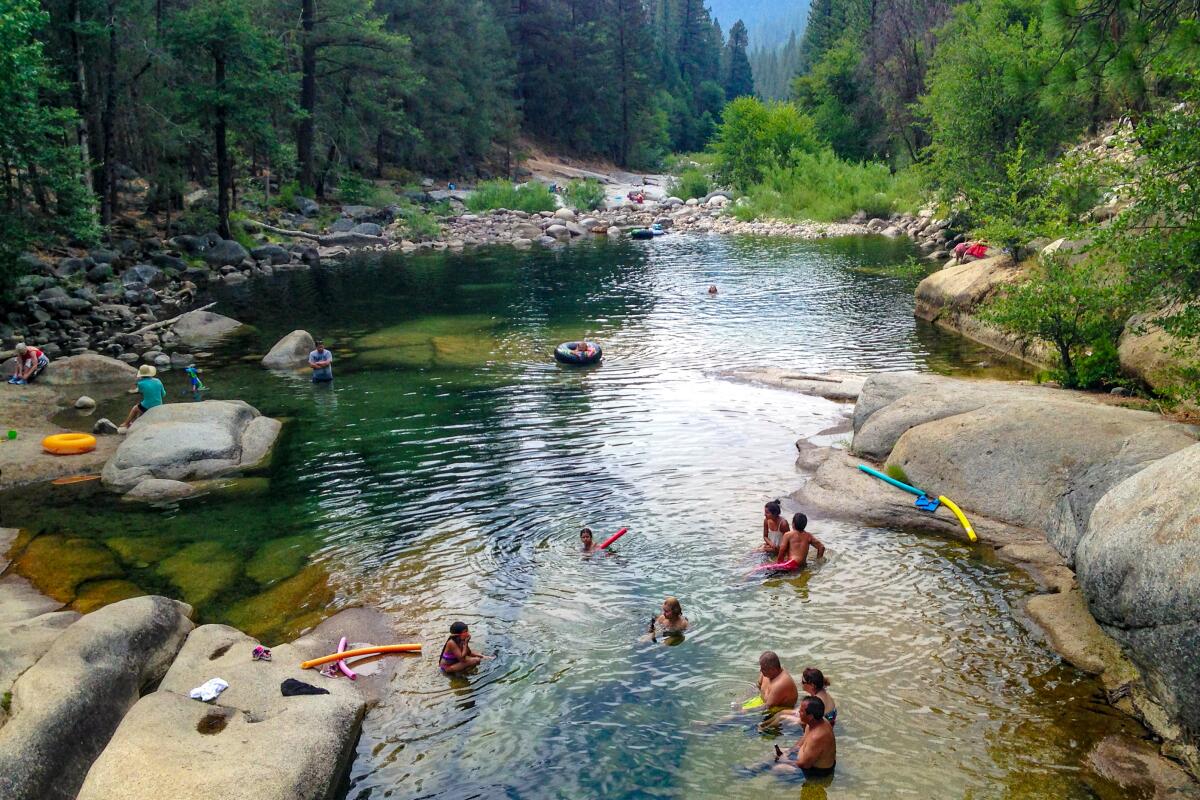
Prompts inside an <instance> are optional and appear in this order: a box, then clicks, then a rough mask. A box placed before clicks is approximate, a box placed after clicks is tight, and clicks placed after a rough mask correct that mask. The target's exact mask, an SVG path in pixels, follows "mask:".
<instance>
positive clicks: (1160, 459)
mask: <svg viewBox="0 0 1200 800" xmlns="http://www.w3.org/2000/svg"><path fill="white" fill-rule="evenodd" d="M730 377H733V378H735V379H739V380H748V381H754V382H758V383H764V384H767V385H773V386H777V387H780V388H786V389H790V390H794V391H799V392H802V393H805V394H812V395H817V396H823V397H828V398H831V399H835V400H840V401H846V400H847V399H848V395H850V394H854V389H855V388H859V391H858V392H857V396H856V397H855V405H854V408H853V415H852V417H851V418H850V419H849V420H848V425H847V427H848V428H849V432H850V433H851V434H852V440H851V443H850V445H849V448H848V449H843V448H841V447H838V446H827V445H826V444H825V442H824V441H821V438H822V437H815V438H816V439H817V441H807V440H802V441H800V442H798V443H797V447H798V449H799V451H800V455H799V459H798V462H797V463H798V465H799V466H800V467H801V468H802V469H804V471H805V472H807V473H808V475H809V477H808V478H807V479H806V481H805V483H804V485H803V486H802V487H801V488H800V489H799V490H798V491H797V492H796V493H795V494H794V495H793V496H792V499H793V500H794V501H795V502H796V503H798V504H799V506H800V507H801V508H803V509H804V510H805V511H808V512H810V514H812V513H815V514H817V515H827V516H830V517H836V518H842V519H852V520H857V521H860V522H862V523H866V524H871V525H881V526H894V527H898V528H904V529H909V530H919V531H928V532H931V533H936V534H938V535H943V536H951V537H956V538H965V534H964V532H963V530H962V528H961V526H960V525H959V523H958V522H957V520H956V519H955V518H954V517H953V516H952V515H951V513H950V512H949V511H948V510H947V509H946V508H945V506H943V507H941V508H940V509H939V510H938V511H937V512H936V513H934V514H929V513H926V512H923V511H920V510H918V509H917V508H915V507H914V506H913V504H912V498H911V497H910V496H909V495H906V494H905V493H903V492H900V491H897V490H895V489H892V488H891V487H889V486H887V485H886V484H884V483H883V482H881V481H878V480H876V479H874V478H871V477H869V476H867V475H866V474H864V473H862V472H860V471H859V470H858V469H857V465H858V464H859V463H863V461H864V460H865V461H867V462H870V463H874V464H876V465H886V466H887V467H889V468H892V469H894V470H897V471H898V472H897V474H900V475H903V476H904V477H905V478H906V479H907V481H908V482H909V483H911V484H913V485H915V486H918V487H920V488H922V489H923V490H925V491H927V492H930V493H932V494H944V495H946V496H948V497H950V498H952V499H953V500H954V501H955V502H957V503H958V504H959V505H960V506H961V507H962V508H963V509H964V510H965V511H966V513H967V514H968V516H969V517H970V519H971V522H972V524H973V526H974V528H975V530H976V532H977V533H978V535H979V538H980V541H981V543H982V544H983V545H984V546H991V547H993V548H995V550H996V552H997V553H998V554H999V555H1000V556H1002V557H1004V558H1006V559H1007V560H1009V561H1012V562H1014V563H1016V564H1018V565H1020V566H1022V567H1023V568H1025V569H1026V570H1027V571H1028V572H1030V573H1031V574H1032V575H1033V576H1034V577H1035V578H1036V579H1037V580H1038V582H1039V584H1040V585H1041V586H1042V589H1043V592H1042V593H1039V594H1035V595H1033V596H1031V597H1030V598H1029V600H1028V603H1027V605H1026V611H1027V613H1028V614H1029V615H1030V617H1031V618H1032V619H1034V620H1035V621H1036V622H1037V623H1038V625H1039V626H1040V627H1041V628H1042V629H1043V631H1044V632H1045V634H1046V636H1047V639H1048V641H1049V642H1050V644H1051V645H1052V646H1053V647H1054V648H1055V649H1056V650H1057V651H1058V652H1059V653H1060V654H1061V655H1062V656H1063V657H1064V658H1065V659H1066V660H1068V661H1069V662H1071V663H1072V664H1074V665H1075V666H1077V667H1078V668H1080V669H1082V670H1084V671H1086V672H1089V673H1092V674H1095V675H1098V676H1099V677H1100V680H1101V681H1102V683H1103V684H1104V686H1105V689H1106V691H1107V695H1108V699H1109V702H1111V703H1112V704H1113V705H1114V706H1116V707H1117V708H1119V709H1121V710H1122V711H1125V712H1126V713H1129V714H1131V715H1133V716H1135V717H1136V718H1137V719H1139V720H1140V721H1142V722H1143V723H1144V724H1145V725H1146V726H1147V727H1148V728H1149V729H1150V730H1151V731H1153V732H1154V734H1155V735H1156V736H1157V737H1159V738H1160V742H1161V744H1160V748H1159V749H1160V751H1161V755H1162V756H1164V757H1165V758H1167V759H1169V760H1170V761H1169V762H1163V764H1159V765H1158V766H1156V767H1154V770H1158V769H1159V768H1164V769H1167V770H1168V772H1169V771H1170V769H1171V768H1172V767H1171V764H1172V763H1175V764H1181V765H1183V766H1184V767H1185V768H1186V770H1187V771H1188V772H1190V773H1191V775H1192V776H1197V775H1200V748H1198V745H1200V691H1198V687H1200V660H1198V659H1197V658H1196V653H1197V652H1200V579H1198V577H1197V572H1196V569H1195V564H1197V563H1200V528H1197V526H1196V524H1195V523H1196V520H1197V519H1198V518H1200V505H1198V504H1197V503H1198V500H1197V498H1200V485H1198V484H1197V480H1198V479H1197V477H1196V476H1197V475H1200V471H1198V470H1197V467H1198V466H1200V442H1198V437H1200V431H1198V429H1197V428H1196V427H1195V426H1190V425H1182V424H1178V423H1174V422H1171V421H1169V420H1166V419H1164V418H1162V417H1161V416H1159V415H1157V414H1152V413H1149V412H1145V411H1139V410H1135V409H1130V408H1122V407H1116V406H1114V405H1112V404H1110V403H1106V402H1102V400H1103V398H1099V397H1097V396H1094V395H1087V394H1083V393H1078V392H1068V391H1064V390H1059V389H1053V388H1050V387H1046V386H1033V385H1023V384H1006V383H997V382H989V381H968V380H961V379H954V378H946V377H941V376H936V375H927V374H907V373H898V374H881V375H873V376H870V377H869V378H867V379H866V380H865V381H861V382H859V381H856V380H855V379H854V376H849V375H836V376H808V375H799V374H797V375H791V374H787V373H786V372H785V371H781V370H760V371H745V372H740V373H735V374H733V375H731V376H730ZM860 380H861V379H860ZM824 438H825V439H828V437H824ZM1134 760H1136V759H1134ZM1173 769H1175V770H1176V772H1178V767H1173ZM1151 771H1153V770H1151ZM1171 780H1176V779H1174V778H1172V779H1171ZM1184 784H1186V785H1187V786H1188V787H1189V788H1188V793H1185V794H1181V795H1179V796H1193V793H1195V792H1196V787H1195V785H1194V784H1191V783H1189V782H1187V781H1184ZM1184 784H1181V785H1184ZM1156 796H1157V795H1156Z"/></svg>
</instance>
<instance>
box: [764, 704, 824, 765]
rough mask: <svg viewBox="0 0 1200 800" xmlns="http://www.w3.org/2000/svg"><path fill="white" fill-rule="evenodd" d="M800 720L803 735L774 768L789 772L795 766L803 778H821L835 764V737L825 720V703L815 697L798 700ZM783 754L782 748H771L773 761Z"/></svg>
mask: <svg viewBox="0 0 1200 800" xmlns="http://www.w3.org/2000/svg"><path fill="white" fill-rule="evenodd" d="M800 723H801V724H802V725H803V726H804V736H803V737H801V739H800V741H799V742H797V743H796V746H795V747H794V748H793V751H794V752H795V756H794V758H793V757H792V753H791V752H789V753H788V758H787V759H785V760H784V761H783V762H782V763H780V764H778V765H777V766H776V767H775V768H776V769H777V770H783V771H788V772H790V771H792V769H794V768H795V769H799V770H801V771H802V772H803V773H804V777H805V778H825V777H828V776H830V775H832V774H833V768H834V767H835V766H837V739H836V738H835V737H834V735H833V726H832V725H830V724H829V722H828V720H826V719H825V704H824V703H822V702H821V698H819V697H811V696H810V697H806V698H804V699H803V700H801V701H800ZM782 756H783V751H782V750H780V749H779V748H778V747H776V748H775V760H776V761H779V759H780V758H781V757H782Z"/></svg>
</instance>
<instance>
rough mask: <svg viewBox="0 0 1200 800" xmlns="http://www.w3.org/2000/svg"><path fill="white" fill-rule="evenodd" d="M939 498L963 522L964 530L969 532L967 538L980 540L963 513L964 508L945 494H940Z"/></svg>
mask: <svg viewBox="0 0 1200 800" xmlns="http://www.w3.org/2000/svg"><path fill="white" fill-rule="evenodd" d="M938 500H941V501H942V503H943V504H945V506H946V508H948V509H950V510H951V511H953V512H954V516H956V517H958V521H959V522H960V523H961V524H962V526H963V530H965V531H966V532H967V538H968V539H970V540H971V541H972V542H977V541H979V537H977V536H976V535H975V529H974V528H972V527H971V523H970V522H969V521H968V520H967V516H966V514H963V512H962V509H960V508H959V507H958V506H956V505H955V504H954V501H953V500H951V499H950V498H949V497H946V496H944V495H938Z"/></svg>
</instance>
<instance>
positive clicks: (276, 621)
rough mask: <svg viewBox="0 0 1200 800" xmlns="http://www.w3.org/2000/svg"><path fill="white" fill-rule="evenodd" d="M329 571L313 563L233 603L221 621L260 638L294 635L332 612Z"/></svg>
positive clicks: (278, 637)
mask: <svg viewBox="0 0 1200 800" xmlns="http://www.w3.org/2000/svg"><path fill="white" fill-rule="evenodd" d="M333 597H334V593H333V587H331V586H330V585H329V573H328V572H326V571H325V567H324V566H322V565H320V564H311V565H309V566H307V567H305V568H304V569H303V570H301V571H300V572H298V573H296V574H295V575H293V576H292V577H290V578H288V579H287V580H284V581H280V582H279V583H277V584H275V585H274V586H272V587H271V588H270V589H267V590H266V591H265V592H262V593H260V594H256V595H254V596H253V597H250V598H248V599H246V600H243V601H241V602H240V603H237V604H235V605H234V606H232V607H231V608H230V609H229V610H228V611H227V612H226V613H225V614H222V615H221V618H222V621H224V622H227V623H228V624H230V625H233V626H234V627H236V628H239V629H241V630H243V631H245V632H246V633H248V634H249V635H251V636H253V637H254V638H255V639H258V640H260V641H270V642H279V641H287V640H290V639H293V638H295V637H296V636H298V635H299V634H300V633H302V632H303V631H305V630H307V629H309V628H311V627H312V626H313V625H316V624H317V623H318V622H320V621H321V620H322V619H324V618H325V617H327V616H329V615H330V614H331V613H333V609H331V608H330V604H332V603H333Z"/></svg>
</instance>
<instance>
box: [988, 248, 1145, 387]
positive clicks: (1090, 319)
mask: <svg viewBox="0 0 1200 800" xmlns="http://www.w3.org/2000/svg"><path fill="white" fill-rule="evenodd" d="M1111 272H1112V271H1111V268H1109V267H1107V266H1105V265H1103V264H1102V263H1101V262H1100V261H1099V260H1098V259H1096V258H1090V259H1087V260H1084V261H1082V262H1079V263H1075V264H1072V263H1071V262H1070V261H1069V260H1067V259H1064V258H1058V257H1053V256H1052V257H1050V258H1047V259H1045V261H1044V262H1043V263H1042V264H1041V266H1040V268H1039V269H1038V270H1037V271H1035V272H1034V274H1033V275H1031V276H1030V278H1029V280H1027V281H1025V282H1024V283H1022V284H1019V285H1017V286H1014V287H1012V288H1010V289H1008V290H1007V291H1006V292H1005V293H1004V294H1002V295H1000V297H998V298H997V299H996V300H994V301H993V302H992V303H991V304H990V305H988V306H987V307H985V309H984V312H983V317H984V319H987V320H988V321H990V322H993V323H995V324H997V325H999V326H1001V327H1003V328H1007V329H1009V330H1011V331H1014V332H1015V333H1018V334H1021V335H1023V336H1032V337H1037V338H1039V339H1044V340H1046V341H1048V342H1050V343H1051V344H1053V345H1054V348H1055V351H1056V352H1057V353H1058V359H1059V368H1058V370H1057V375H1056V377H1057V378H1058V379H1059V380H1060V382H1061V383H1062V384H1063V385H1064V386H1067V387H1070V388H1088V387H1094V386H1097V385H1102V383H1103V382H1104V381H1105V380H1109V376H1112V375H1115V370H1116V364H1115V357H1116V343H1117V338H1118V337H1119V336H1120V335H1121V329H1122V327H1123V325H1124V321H1125V319H1126V318H1128V316H1129V306H1130V299H1129V295H1128V289H1127V288H1126V286H1125V280H1124V277H1123V276H1121V275H1113V274H1111Z"/></svg>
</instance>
